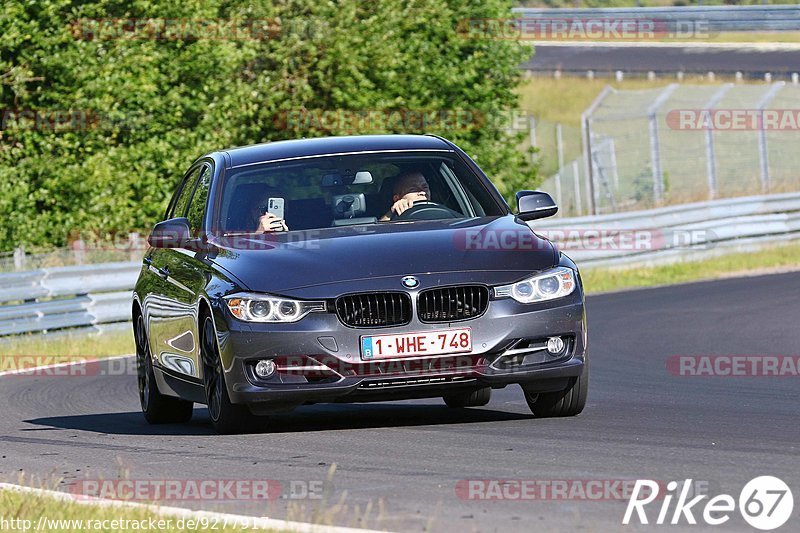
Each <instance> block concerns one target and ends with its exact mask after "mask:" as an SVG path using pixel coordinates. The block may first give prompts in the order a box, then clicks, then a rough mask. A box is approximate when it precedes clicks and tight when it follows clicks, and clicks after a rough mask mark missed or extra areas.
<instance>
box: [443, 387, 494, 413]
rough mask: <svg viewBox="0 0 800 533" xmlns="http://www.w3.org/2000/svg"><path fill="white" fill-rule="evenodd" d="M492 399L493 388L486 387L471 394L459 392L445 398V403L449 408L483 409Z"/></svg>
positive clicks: (470, 392)
mask: <svg viewBox="0 0 800 533" xmlns="http://www.w3.org/2000/svg"><path fill="white" fill-rule="evenodd" d="M491 399H492V388H491V387H484V388H482V389H478V390H473V391H469V392H458V393H454V394H448V395H446V396H444V403H446V404H447V407H454V408H460V407H482V406H484V405H486V404H487V403H489V400H491Z"/></svg>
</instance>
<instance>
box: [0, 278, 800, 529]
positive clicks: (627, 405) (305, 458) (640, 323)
mask: <svg viewBox="0 0 800 533" xmlns="http://www.w3.org/2000/svg"><path fill="white" fill-rule="evenodd" d="M588 314H589V322H590V353H591V361H592V382H591V394H590V403H589V405H588V407H587V409H586V411H585V412H584V414H583V415H582V416H580V417H577V418H573V419H559V420H536V419H533V418H531V417H530V415H529V411H528V408H527V406H526V405H525V403H524V401H523V398H522V394H521V393H520V391H519V389H518V388H516V387H514V388H508V389H505V390H501V391H495V395H494V398H493V400H492V402H491V403H490V404H489V405H488V406H486V407H485V408H480V409H470V410H451V409H448V408H446V407H445V406H444V405H443V404H442V402H441V401H437V400H418V401H409V402H403V403H393V404H389V403H387V404H364V405H351V406H348V405H337V406H309V407H306V408H303V409H301V410H299V411H297V412H295V413H294V414H293V415H291V416H290V415H286V416H280V417H277V418H276V419H275V421H274V430H273V431H272V432H270V433H265V434H261V435H246V436H229V437H220V436H216V435H214V434H212V432H211V429H210V427H209V426H208V424H207V417H206V415H205V412H204V411H203V410H201V409H199V408H198V409H197V410H196V413H195V418H194V420H193V421H192V422H191V423H190V424H189V425H186V426H163V427H150V426H147V425H146V424H145V423H144V421H143V419H142V417H141V415H140V414H139V413H138V403H137V399H136V392H135V387H134V379H133V377H132V376H126V375H118V376H85V377H60V378H54V377H46V376H38V377H30V376H29V377H19V376H17V377H14V376H6V377H3V378H0V411H1V412H2V413H3V414H4V415H5V416H3V418H2V420H1V421H0V450H2V451H1V452H0V479H2V480H6V481H12V482H13V481H16V479H17V476H18V475H19V473H20V472H25V473H26V474H35V475H36V476H37V477H38V478H39V479H40V480H45V481H50V482H52V483H54V484H55V482H56V481H58V480H61V482H62V485H63V484H68V483H71V482H73V481H75V480H78V479H84V478H114V477H116V476H117V475H118V474H119V473H120V472H123V471H126V472H127V473H126V474H124V475H126V476H127V477H128V478H129V479H150V480H162V479H172V478H179V479H205V478H212V479H231V478H242V479H265V478H266V479H274V480H278V481H280V482H281V484H282V487H284V489H286V487H288V486H289V483H290V482H291V481H292V480H295V481H313V480H324V479H325V478H326V475H327V473H328V471H329V468H330V465H332V464H334V463H335V464H336V465H337V469H336V473H335V474H334V476H333V484H332V489H331V495H330V498H329V501H328V503H327V504H326V506H325V507H326V508H327V509H328V512H329V513H332V512H333V510H334V509H335V506H334V505H333V504H334V503H336V502H339V501H342V502H343V506H344V507H343V508H342V510H341V511H340V512H339V513H338V514H337V515H336V518H335V521H336V523H338V524H341V525H354V524H357V522H356V517H357V516H362V515H363V514H364V511H365V508H366V507H367V506H368V505H370V502H371V510H370V512H369V516H370V519H369V520H368V522H367V525H368V526H370V527H382V528H388V529H394V530H403V531H422V530H425V529H426V528H427V529H429V530H435V531H459V532H465V531H515V530H516V531H533V530H534V529H537V530H539V529H541V530H547V531H581V530H583V531H596V530H603V531H614V530H617V531H619V530H621V529H622V528H621V526H620V525H619V524H620V521H621V519H622V515H623V512H624V509H625V502H623V501H614V500H611V501H599V502H598V501H592V502H589V501H585V500H580V499H578V500H567V501H549V502H534V501H525V502H519V501H511V502H491V501H489V502H487V501H470V500H464V499H461V498H459V497H458V496H457V494H456V490H455V487H456V485H457V483H458V482H459V480H465V479H487V478H505V479H515V480H518V479H526V480H528V479H534V480H617V479H631V478H632V479H635V478H640V477H647V478H653V479H658V480H672V479H678V480H683V479H685V478H688V477H691V478H694V479H696V480H701V481H702V482H703V483H707V484H708V486H709V489H710V491H711V492H712V493H714V494H718V493H722V492H724V493H731V494H734V495H735V496H737V497H738V494H739V491H740V490H741V488H742V486H743V485H744V483H745V482H746V481H748V480H749V479H751V478H753V477H755V476H759V475H764V474H775V475H778V476H780V477H782V478H783V479H784V481H786V482H787V483H789V485H790V486H792V487H793V489H794V494H795V500H796V501H797V502H800V460H798V458H799V457H800V445H799V444H798V443H799V442H800V427H799V426H798V379H797V378H796V377H795V378H791V377H783V378H775V377H771V378H770V377H760V378H755V377H754V378H725V377H717V378H705V377H704V378H698V377H695V378H688V377H677V376H673V375H670V374H669V373H668V372H667V370H666V360H667V358H668V357H669V356H671V355H675V354H773V355H774V354H797V353H798V350H800V327H798V317H800V275H798V274H782V275H773V276H765V277H759V278H744V279H731V280H725V281H718V282H710V283H699V284H691V285H683V286H676V287H672V288H659V289H651V290H641V291H633V292H627V293H618V294H609V295H600V296H594V297H591V298H590V299H589V301H588ZM286 492H288V490H286ZM170 503H171V504H172V505H178V506H190V507H206V508H212V509H216V510H220V511H224V512H244V513H251V514H255V515H268V516H271V517H275V518H286V517H287V516H288V517H289V518H290V519H303V518H306V519H307V518H310V517H311V515H312V512H313V510H314V509H315V508H316V506H317V505H318V502H314V501H308V500H306V501H289V500H288V499H285V498H281V499H278V500H275V501H274V502H271V503H270V504H268V505H264V504H258V503H253V502H245V501H238V502H231V501H227V502H216V503H208V502H170ZM798 507H800V505H797V506H796V507H795V517H794V518H793V520H794V525H793V526H792V525H791V524H790V525H788V526H787V527H788V529H787V528H784V529H785V530H787V531H788V530H794V531H797V530H798V528H800V521H798V520H800V519H798ZM655 513H656V511H653V517H654V515H655ZM329 516H330V514H329ZM651 518H652V517H651ZM728 526H730V527H726V528H725V529H726V531H727V530H730V529H731V527H732V528H733V529H741V530H745V531H750V530H749V529H747V527H746V526H745V524H744V522H743V520H742V519H741V518H740V517H736V518H734V519H733V520H732V522H731V523H729V524H728ZM636 529H637V528H633V530H636ZM641 529H642V530H646V529H647V528H641ZM681 529H684V528H678V530H681ZM630 530H631V528H628V529H626V531H630ZM701 530H702V529H701ZM717 531H719V529H717Z"/></svg>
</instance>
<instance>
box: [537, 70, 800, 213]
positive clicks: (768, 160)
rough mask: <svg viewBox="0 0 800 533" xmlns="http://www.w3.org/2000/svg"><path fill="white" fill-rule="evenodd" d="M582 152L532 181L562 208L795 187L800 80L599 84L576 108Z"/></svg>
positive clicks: (589, 209)
mask: <svg viewBox="0 0 800 533" xmlns="http://www.w3.org/2000/svg"><path fill="white" fill-rule="evenodd" d="M581 122H582V133H581V136H582V139H581V140H582V153H581V154H580V155H579V156H578V157H577V158H575V159H574V160H567V161H565V162H563V163H561V164H560V165H559V168H558V170H557V171H556V172H555V173H553V175H552V177H551V178H549V179H547V180H546V181H545V182H544V183H543V184H542V185H541V187H540V188H541V189H542V190H545V191H547V192H549V193H551V194H552V195H553V196H554V197H556V199H557V200H558V199H559V198H560V199H561V201H560V202H559V203H560V205H561V206H562V209H561V213H562V214H563V215H587V214H603V213H615V212H619V211H632V210H639V209H648V208H653V207H659V206H663V205H672V204H680V203H686V202H694V201H702V200H713V199H717V198H731V197H736V196H745V195H751V194H766V193H779V192H792V191H798V190H800V170H798V169H800V150H798V149H797V141H798V134H799V133H800V86H798V85H795V84H788V83H785V82H778V83H772V84H764V85H735V84H721V85H684V84H671V85H668V86H666V87H662V88H658V89H650V90H638V91H622V90H616V89H612V88H611V87H607V88H606V89H605V90H604V91H603V92H602V93H601V94H600V96H599V97H598V98H597V100H595V102H594V103H593V104H592V106H590V108H589V109H587V110H586V112H585V113H584V115H583V117H582V121H581Z"/></svg>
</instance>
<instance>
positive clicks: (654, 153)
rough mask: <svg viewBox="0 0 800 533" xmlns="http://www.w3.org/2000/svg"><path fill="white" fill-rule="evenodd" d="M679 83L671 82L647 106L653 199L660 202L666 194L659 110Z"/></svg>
mask: <svg viewBox="0 0 800 533" xmlns="http://www.w3.org/2000/svg"><path fill="white" fill-rule="evenodd" d="M678 86H679V85H678V84H677V83H671V84H669V85H667V87H666V88H665V89H664V90H663V91H661V94H659V95H658V97H656V99H655V101H654V102H653V103H652V105H651V106H650V107H649V108H647V117H648V122H649V130H650V161H651V164H652V167H653V200H654V203H656V204H658V203H659V202H660V201H661V199H662V197H663V196H664V171H663V170H662V168H661V146H660V144H659V142H658V111H659V109H660V108H661V106H662V105H664V102H666V101H667V99H668V98H669V97H670V96H671V95H672V93H673V92H675V89H677V88H678Z"/></svg>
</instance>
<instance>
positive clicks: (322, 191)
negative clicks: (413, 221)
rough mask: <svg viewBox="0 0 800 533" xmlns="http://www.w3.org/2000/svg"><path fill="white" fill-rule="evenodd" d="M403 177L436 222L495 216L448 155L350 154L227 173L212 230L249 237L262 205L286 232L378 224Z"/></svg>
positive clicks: (496, 209) (473, 179)
mask: <svg viewBox="0 0 800 533" xmlns="http://www.w3.org/2000/svg"><path fill="white" fill-rule="evenodd" d="M409 175H416V176H418V177H419V176H421V177H422V178H423V182H422V183H423V184H424V185H426V186H427V188H428V190H429V195H430V196H429V198H428V199H429V201H430V202H433V203H435V204H437V205H438V206H441V209H440V210H439V211H438V212H439V213H441V214H442V216H441V218H454V219H457V218H470V217H475V216H499V215H502V214H503V211H502V210H501V207H500V206H499V205H498V204H497V202H496V201H495V200H494V199H493V198H492V197H491V195H489V194H487V193H486V192H485V186H484V185H483V184H482V183H480V179H479V178H478V177H477V176H475V175H474V174H473V173H472V172H471V171H470V170H469V169H468V168H467V167H466V165H464V164H463V162H461V161H460V160H459V159H457V158H455V157H452V156H450V155H449V154H448V155H446V156H444V155H421V154H417V153H414V154H411V153H406V154H404V153H399V154H398V153H392V154H369V155H364V154H353V155H345V156H330V157H321V158H309V159H304V160H300V161H286V162H281V163H265V164H263V165H252V166H247V167H243V168H240V169H233V171H231V172H229V173H227V175H226V177H225V181H224V183H223V188H222V198H221V209H220V213H219V218H218V219H217V223H218V224H219V227H220V228H221V229H222V231H223V232H224V233H239V232H253V231H255V230H256V228H257V227H258V223H259V218H260V217H261V216H263V215H264V214H265V213H266V212H268V211H269V209H270V208H269V207H268V206H273V207H274V206H280V207H277V208H275V210H274V213H282V214H283V218H284V219H285V221H286V223H287V226H288V228H289V230H290V231H291V230H309V229H322V228H328V227H331V226H337V225H343V224H346V223H348V220H346V219H351V221H352V222H354V223H378V222H379V220H380V219H381V218H384V217H386V216H387V214H391V207H392V204H393V202H394V201H395V198H396V193H397V192H398V191H397V189H398V187H399V188H401V189H402V187H403V186H404V185H403V184H407V183H408V179H409ZM357 176H361V179H358V178H357ZM364 176H370V177H371V181H370V180H365V179H364ZM480 191H484V192H483V193H481V192H480ZM352 197H355V198H356V202H355V204H353V205H355V206H357V208H356V207H354V208H352V209H350V210H342V209H340V207H341V201H342V199H343V198H346V199H347V201H350V199H351V198H352ZM348 205H349V204H348ZM433 217H434V218H435V217H436V215H435V214H434V215H433ZM428 219H430V217H429V218H428Z"/></svg>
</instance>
